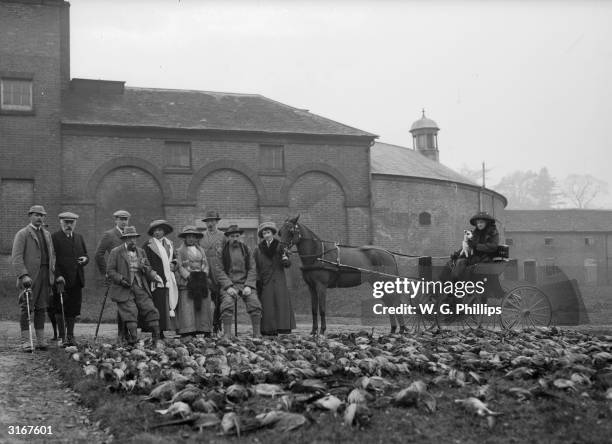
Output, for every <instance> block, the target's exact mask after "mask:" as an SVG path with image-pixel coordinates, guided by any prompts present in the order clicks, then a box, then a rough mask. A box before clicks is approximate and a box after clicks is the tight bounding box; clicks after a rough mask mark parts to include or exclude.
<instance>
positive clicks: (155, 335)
mask: <svg viewBox="0 0 612 444" xmlns="http://www.w3.org/2000/svg"><path fill="white" fill-rule="evenodd" d="M159 336H160V333H159V325H152V326H151V339H152V340H153V347H156V346H157V344H158V343H160V342H161V343H163V342H164V341H162V340H161V338H160V337H159Z"/></svg>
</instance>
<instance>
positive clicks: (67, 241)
mask: <svg viewBox="0 0 612 444" xmlns="http://www.w3.org/2000/svg"><path fill="white" fill-rule="evenodd" d="M78 218H79V216H78V214H75V213H71V212H64V213H61V214H60V215H59V220H60V227H61V229H60V230H59V231H56V232H55V233H53V234H52V235H51V239H52V240H53V248H54V250H55V255H56V264H55V265H56V269H55V275H56V276H57V281H58V285H56V291H55V294H54V298H53V307H54V314H55V319H56V321H57V325H58V327H59V334H60V337H61V340H62V346H70V345H75V344H74V324H75V321H76V317H77V316H79V315H80V314H81V302H82V299H83V296H82V289H83V287H84V286H85V273H84V272H83V267H84V266H85V265H87V264H88V262H89V258H88V256H87V247H86V246H85V240H84V239H83V236H81V235H80V234H79V233H75V231H74V229H75V228H76V223H77V219H78ZM60 284H61V285H60ZM60 291H62V292H63V294H62V295H60ZM60 296H62V297H63V301H64V304H63V307H62V303H61V302H62V300H61V299H60ZM62 309H63V311H62ZM64 318H65V320H66V325H64ZM66 330H67V333H66Z"/></svg>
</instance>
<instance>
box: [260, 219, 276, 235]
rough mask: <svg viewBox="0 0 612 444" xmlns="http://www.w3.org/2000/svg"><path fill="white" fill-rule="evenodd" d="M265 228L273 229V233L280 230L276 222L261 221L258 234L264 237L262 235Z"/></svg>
mask: <svg viewBox="0 0 612 444" xmlns="http://www.w3.org/2000/svg"><path fill="white" fill-rule="evenodd" d="M263 230H270V231H272V234H276V232H277V231H278V229H277V228H276V224H275V223H274V222H263V223H261V224H260V225H259V228H257V236H259V237H263V235H262V232H263Z"/></svg>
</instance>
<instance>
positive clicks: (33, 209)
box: [28, 205, 47, 215]
mask: <svg viewBox="0 0 612 444" xmlns="http://www.w3.org/2000/svg"><path fill="white" fill-rule="evenodd" d="M32 213H38V214H42V215H46V214H47V212H46V211H45V207H43V206H42V205H32V206H31V207H30V211H28V214H32Z"/></svg>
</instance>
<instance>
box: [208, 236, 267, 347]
mask: <svg viewBox="0 0 612 444" xmlns="http://www.w3.org/2000/svg"><path fill="white" fill-rule="evenodd" d="M243 232H244V231H243V230H241V229H240V228H238V225H230V226H229V228H228V229H227V231H226V232H225V236H227V237H228V239H229V240H228V242H226V244H225V246H224V247H223V249H222V250H221V251H220V252H219V253H218V254H217V260H216V261H215V268H214V273H215V278H216V279H217V281H218V282H219V285H220V286H221V321H222V323H223V332H224V335H225V336H226V337H229V336H231V334H232V333H231V331H232V318H233V317H234V301H235V300H236V298H237V297H238V296H241V297H242V300H243V301H244V303H245V305H246V310H247V313H248V314H249V315H250V316H251V325H252V327H253V336H254V337H257V336H261V313H262V310H261V303H260V302H259V298H258V297H257V290H256V288H257V285H256V277H257V270H256V266H255V260H254V259H253V257H252V254H251V251H250V250H249V247H247V246H246V245H245V244H244V242H242V237H241V236H242V233H243Z"/></svg>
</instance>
